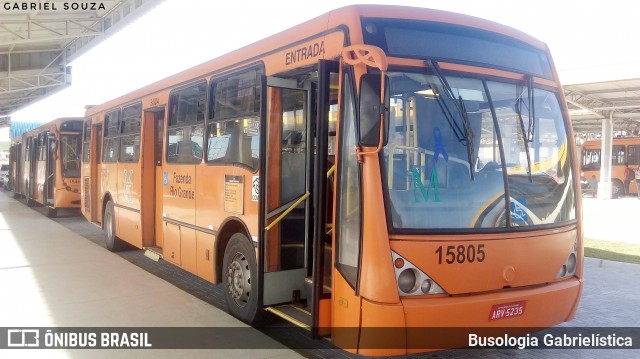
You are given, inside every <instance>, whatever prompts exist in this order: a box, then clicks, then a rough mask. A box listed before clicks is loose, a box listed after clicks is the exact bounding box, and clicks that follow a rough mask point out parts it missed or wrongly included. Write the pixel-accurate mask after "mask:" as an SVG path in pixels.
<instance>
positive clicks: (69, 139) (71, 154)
mask: <svg viewBox="0 0 640 359" xmlns="http://www.w3.org/2000/svg"><path fill="white" fill-rule="evenodd" d="M60 142H61V143H60V156H61V158H62V177H65V178H79V177H80V149H81V147H82V144H81V142H80V135H61V136H60Z"/></svg>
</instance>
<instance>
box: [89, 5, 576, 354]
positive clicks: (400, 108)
mask: <svg viewBox="0 0 640 359" xmlns="http://www.w3.org/2000/svg"><path fill="white" fill-rule="evenodd" d="M452 44H455V46H452ZM564 104H565V101H564V98H563V93H562V90H561V87H560V83H559V81H558V76H557V73H556V70H555V69H554V66H553V63H552V60H551V56H550V54H549V51H548V48H547V47H546V45H545V44H543V43H542V42H540V41H538V40H536V39H534V38H532V37H530V36H528V35H525V34H523V33H521V32H519V31H516V30H514V29H511V28H507V27H504V26H501V25H499V24H495V23H491V22H488V21H484V20H481V19H477V18H473V17H469V16H462V15H457V14H452V13H447V12H442V11H434V10H429V9H421V8H406V7H395V6H368V5H367V6H349V7H345V8H342V9H338V10H335V11H332V12H330V13H328V14H325V15H322V16H320V17H318V18H315V19H312V20H310V21H308V22H306V23H303V24H301V25H298V26H296V27H294V28H291V29H289V30H286V31H284V32H282V33H279V34H276V35H273V36H271V37H269V38H267V39H265V40H262V41H259V42H257V43H254V44H252V45H249V46H247V47H244V48H241V49H239V50H237V51H234V52H231V53H229V54H227V55H224V56H221V57H219V58H216V59H213V60H211V61H209V62H206V63H204V64H202V65H199V66H196V67H194V68H191V69H189V70H186V71H184V72H181V73H179V74H176V75H174V76H171V77H169V78H166V79H164V80H161V81H159V82H157V83H154V84H151V85H149V86H147V87H144V88H141V89H139V90H136V91H134V92H131V93H129V94H126V95H123V96H121V97H119V98H116V99H114V100H111V101H109V102H107V103H104V104H101V105H97V106H93V107H90V108H89V109H88V110H87V113H86V122H85V125H84V137H83V157H82V159H83V166H82V212H83V214H84V215H85V217H86V218H87V219H88V220H89V221H91V222H93V223H95V224H97V225H99V226H101V227H102V228H103V229H104V233H105V240H106V246H107V248H108V249H110V250H118V249H122V248H124V247H125V246H126V245H127V244H129V245H133V246H135V247H137V248H144V249H146V250H147V251H148V252H147V254H148V255H149V256H150V257H155V258H162V260H165V261H167V262H170V263H173V264H175V265H176V266H179V267H181V268H183V269H185V270H187V271H189V272H191V273H193V274H195V275H197V276H199V277H201V278H204V279H206V280H207V281H209V282H211V283H214V284H216V283H221V284H222V285H223V288H224V293H225V296H226V301H227V303H228V310H229V312H230V313H231V314H232V315H234V316H235V317H237V318H239V319H241V320H243V321H244V322H247V323H251V324H253V323H256V322H258V321H259V320H260V319H262V315H263V314H265V313H264V311H265V310H266V311H270V312H273V313H275V314H277V315H280V316H282V317H284V318H286V319H287V320H290V321H291V322H293V323H295V324H297V325H300V326H303V327H306V328H308V329H309V330H310V332H311V335H312V336H313V337H323V336H329V337H331V339H332V341H333V343H334V344H335V345H337V346H338V347H340V348H345V349H346V350H349V351H351V352H355V353H359V354H363V355H400V354H405V353H412V352H420V351H423V350H425V349H434V348H439V347H438V346H433V345H429V344H428V343H425V342H424V341H423V340H424V339H428V338H427V336H422V335H412V333H411V332H410V331H408V329H411V328H423V329H424V328H427V329H428V328H443V327H459V328H475V327H478V328H479V327H494V328H495V327H498V328H504V327H519V328H524V327H527V328H529V327H549V326H553V325H555V324H558V323H561V322H564V321H568V320H570V319H572V317H573V316H574V313H575V312H576V309H577V306H578V302H579V297H580V294H581V290H582V281H583V268H582V262H583V245H582V224H581V220H580V219H581V212H580V195H579V194H580V193H579V190H580V189H579V185H578V184H579V179H578V177H579V176H576V174H579V172H578V167H577V163H578V162H577V160H576V152H575V147H574V145H573V142H572V141H571V139H572V138H573V134H572V130H571V128H570V124H569V117H568V115H567V109H566V107H565V105H564ZM341 328H347V329H349V330H340V329H341ZM369 328H371V329H375V328H378V329H381V328H382V329H384V328H395V329H400V330H396V331H393V333H394V334H393V335H391V336H390V335H387V333H385V330H382V331H378V330H367V329H369ZM465 340H466V337H465ZM380 343H383V344H380ZM465 343H466V341H465V342H464V343H462V344H461V345H466V344H465ZM441 345H442V347H448V346H447V345H445V344H444V343H443V344H441Z"/></svg>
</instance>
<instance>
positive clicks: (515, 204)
mask: <svg viewBox="0 0 640 359" xmlns="http://www.w3.org/2000/svg"><path fill="white" fill-rule="evenodd" d="M526 208H527V199H526V198H516V199H515V200H514V201H511V222H512V223H513V224H516V225H526V224H527V222H528V221H529V215H528V214H527V212H526V210H525V209H526Z"/></svg>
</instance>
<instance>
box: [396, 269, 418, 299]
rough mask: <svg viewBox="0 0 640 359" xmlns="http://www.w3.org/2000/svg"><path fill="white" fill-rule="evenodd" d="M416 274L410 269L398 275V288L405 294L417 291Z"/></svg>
mask: <svg viewBox="0 0 640 359" xmlns="http://www.w3.org/2000/svg"><path fill="white" fill-rule="evenodd" d="M416 277H417V276H416V272H415V269H413V268H408V269H405V270H403V271H402V272H400V275H398V288H399V289H400V291H401V292H403V293H411V292H413V291H415V289H416V279H417V278H416Z"/></svg>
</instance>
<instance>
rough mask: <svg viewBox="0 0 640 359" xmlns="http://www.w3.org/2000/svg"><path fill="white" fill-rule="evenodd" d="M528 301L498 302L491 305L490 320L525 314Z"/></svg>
mask: <svg viewBox="0 0 640 359" xmlns="http://www.w3.org/2000/svg"><path fill="white" fill-rule="evenodd" d="M525 303H526V301H524V300H522V301H519V302H512V303H503V304H496V305H494V306H493V307H491V312H490V313H489V321H492V320H499V319H506V318H513V317H519V316H522V315H524V305H525Z"/></svg>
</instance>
